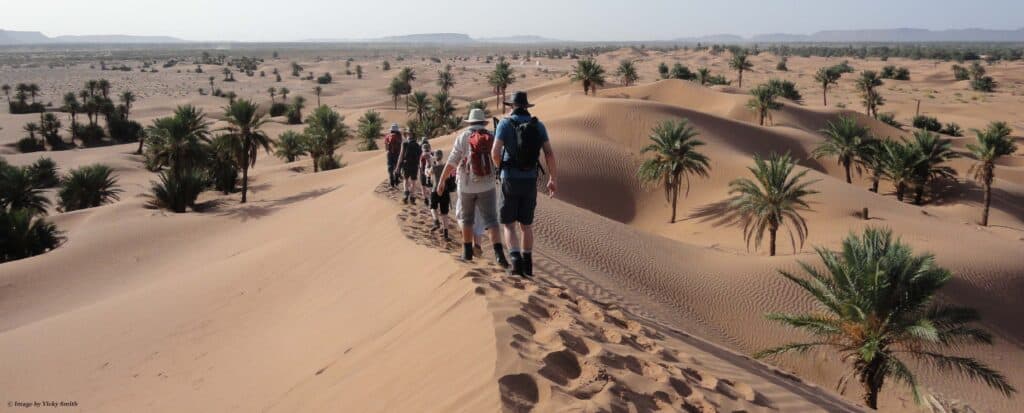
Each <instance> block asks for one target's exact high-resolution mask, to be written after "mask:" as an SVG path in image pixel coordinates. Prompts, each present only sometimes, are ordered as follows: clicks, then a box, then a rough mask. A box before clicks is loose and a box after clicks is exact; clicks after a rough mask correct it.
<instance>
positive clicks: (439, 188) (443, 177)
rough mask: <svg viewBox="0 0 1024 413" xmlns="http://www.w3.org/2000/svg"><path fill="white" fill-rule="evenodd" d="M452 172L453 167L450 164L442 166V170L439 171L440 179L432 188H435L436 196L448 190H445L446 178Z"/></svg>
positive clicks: (453, 170)
mask: <svg viewBox="0 0 1024 413" xmlns="http://www.w3.org/2000/svg"><path fill="white" fill-rule="evenodd" d="M454 172H455V167H454V166H452V164H450V163H449V164H445V165H444V170H443V171H441V177H440V178H437V182H436V183H435V184H434V186H436V187H437V194H438V195H441V194H444V191H447V190H448V188H445V184H446V183H447V182H448V177H449V176H451V175H452V173H454Z"/></svg>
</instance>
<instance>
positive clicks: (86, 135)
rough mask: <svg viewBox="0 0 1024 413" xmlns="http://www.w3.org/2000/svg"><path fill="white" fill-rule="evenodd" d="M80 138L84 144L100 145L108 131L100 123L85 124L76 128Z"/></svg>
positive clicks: (88, 145)
mask: <svg viewBox="0 0 1024 413" xmlns="http://www.w3.org/2000/svg"><path fill="white" fill-rule="evenodd" d="M76 134H77V135H78V138H79V139H81V140H82V144H83V145H85V146H87V147H90V146H98V145H100V144H102V143H103V138H104V137H105V136H107V133H106V131H104V130H103V127H102V126H100V125H90V124H84V125H81V126H80V127H79V129H76Z"/></svg>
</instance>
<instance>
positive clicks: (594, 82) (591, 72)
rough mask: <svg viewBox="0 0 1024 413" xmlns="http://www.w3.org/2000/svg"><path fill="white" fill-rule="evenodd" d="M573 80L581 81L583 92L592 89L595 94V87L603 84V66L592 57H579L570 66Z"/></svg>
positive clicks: (585, 92)
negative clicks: (577, 60) (573, 64)
mask: <svg viewBox="0 0 1024 413" xmlns="http://www.w3.org/2000/svg"><path fill="white" fill-rule="evenodd" d="M570 80H571V81H573V82H582V83H583V94H584V95H586V94H587V92H589V91H591V90H593V91H594V94H595V95H596V94H597V87H598V86H604V68H603V67H601V65H600V64H598V63H597V61H595V60H594V59H581V60H580V61H579V62H577V63H576V65H575V66H573V67H572V77H571V78H570Z"/></svg>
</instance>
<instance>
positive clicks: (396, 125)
mask: <svg viewBox="0 0 1024 413" xmlns="http://www.w3.org/2000/svg"><path fill="white" fill-rule="evenodd" d="M391 131H392V132H401V131H402V129H401V128H399V127H398V124H397V123H392V124H391Z"/></svg>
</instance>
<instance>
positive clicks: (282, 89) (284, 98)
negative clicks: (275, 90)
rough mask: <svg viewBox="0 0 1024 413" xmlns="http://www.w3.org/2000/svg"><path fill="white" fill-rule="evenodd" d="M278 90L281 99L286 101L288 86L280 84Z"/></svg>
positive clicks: (288, 91)
mask: <svg viewBox="0 0 1024 413" xmlns="http://www.w3.org/2000/svg"><path fill="white" fill-rule="evenodd" d="M279 92H280V93H281V100H285V101H287V100H288V94H289V93H291V91H290V90H288V88H286V87H284V86H281V90H279Z"/></svg>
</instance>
